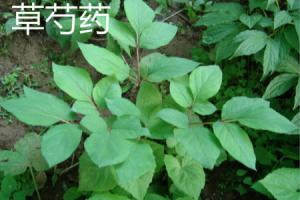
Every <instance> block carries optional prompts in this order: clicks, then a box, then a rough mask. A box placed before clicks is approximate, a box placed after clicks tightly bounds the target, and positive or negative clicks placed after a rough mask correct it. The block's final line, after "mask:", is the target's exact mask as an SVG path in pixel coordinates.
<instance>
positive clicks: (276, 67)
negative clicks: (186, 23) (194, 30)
mask: <svg viewBox="0 0 300 200" xmlns="http://www.w3.org/2000/svg"><path fill="white" fill-rule="evenodd" d="M285 4H287V5H286V6H285ZM299 5H300V4H299V3H298V1H289V0H287V1H267V0H263V1H257V0H250V1H249V5H248V6H243V5H241V4H239V3H236V2H227V3H214V4H208V5H207V6H206V9H205V14H204V15H203V16H201V17H200V19H199V21H198V22H197V23H196V24H195V25H196V26H206V27H207V29H206V30H205V31H204V33H203V38H202V42H203V44H206V45H215V49H214V50H215V61H216V62H217V63H219V62H221V61H222V60H224V59H227V58H229V59H233V58H236V57H240V56H250V55H254V59H255V60H256V61H257V62H259V63H261V64H262V66H263V76H262V77H263V78H265V77H267V76H268V75H270V74H273V73H274V72H277V73H281V74H280V75H278V76H276V77H275V78H274V79H273V80H272V81H271V82H270V83H269V85H268V87H267V89H266V91H265V94H264V95H263V97H264V98H265V99H270V98H274V97H277V96H280V95H282V94H284V93H286V92H287V91H288V90H289V89H291V88H295V98H294V109H296V108H297V107H298V106H299V92H298V91H299V87H300V86H299V80H298V79H299V67H298V66H299V63H298V62H297V60H298V57H299V38H300V30H299V19H300V18H299V9H300V7H299Z"/></svg>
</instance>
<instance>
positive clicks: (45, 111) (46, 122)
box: [0, 87, 73, 126]
mask: <svg viewBox="0 0 300 200" xmlns="http://www.w3.org/2000/svg"><path fill="white" fill-rule="evenodd" d="M24 92H25V97H20V98H18V99H10V100H0V106H1V107H3V108H4V109H5V110H7V111H8V112H10V113H12V114H13V115H14V116H15V117H17V118H18V119H19V120H20V121H22V122H24V123H26V124H29V125H33V126H50V125H52V124H55V123H56V122H59V121H64V120H72V119H73V117H72V115H71V109H70V107H69V106H68V104H66V103H65V102H64V101H62V100H60V99H58V98H57V97H55V96H53V95H50V94H46V93H42V92H38V91H35V90H32V89H30V88H27V87H25V88H24Z"/></svg>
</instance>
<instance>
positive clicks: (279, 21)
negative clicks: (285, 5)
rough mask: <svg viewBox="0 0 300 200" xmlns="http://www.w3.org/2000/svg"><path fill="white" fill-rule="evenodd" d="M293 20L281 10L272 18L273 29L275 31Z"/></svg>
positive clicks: (287, 13)
mask: <svg viewBox="0 0 300 200" xmlns="http://www.w3.org/2000/svg"><path fill="white" fill-rule="evenodd" d="M292 20H293V18H292V17H291V16H290V14H289V12H287V11H286V10H282V11H280V12H277V13H276V14H275V18H274V29H277V28H278V27H280V26H283V25H285V24H288V23H290V22H291V21H292Z"/></svg>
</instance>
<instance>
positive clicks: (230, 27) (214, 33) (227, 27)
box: [202, 23, 240, 44]
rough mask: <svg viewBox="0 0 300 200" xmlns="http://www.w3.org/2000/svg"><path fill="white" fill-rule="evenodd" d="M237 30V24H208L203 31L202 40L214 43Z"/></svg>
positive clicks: (206, 42)
mask: <svg viewBox="0 0 300 200" xmlns="http://www.w3.org/2000/svg"><path fill="white" fill-rule="evenodd" d="M239 31H240V30H239V26H238V25H236V24H234V23H226V24H219V25H215V26H210V27H208V28H207V29H206V30H205V31H204V32H203V37H202V40H203V42H204V43H205V44H214V43H216V42H220V41H222V40H223V39H224V38H226V37H227V36H229V35H232V34H235V33H238V32H239Z"/></svg>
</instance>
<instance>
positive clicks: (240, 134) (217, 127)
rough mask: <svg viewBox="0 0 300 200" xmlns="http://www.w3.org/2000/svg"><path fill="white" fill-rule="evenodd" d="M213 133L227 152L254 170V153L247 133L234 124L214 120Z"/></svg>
mask: <svg viewBox="0 0 300 200" xmlns="http://www.w3.org/2000/svg"><path fill="white" fill-rule="evenodd" d="M213 129H214V134H215V135H216V137H217V138H218V140H219V141H220V143H221V144H222V146H223V147H224V149H225V150H226V151H228V153H229V154H230V155H231V156H232V157H233V158H235V159H236V160H238V161H240V162H241V163H243V164H244V165H245V166H247V167H249V168H251V169H253V170H255V169H256V167H255V162H256V158H255V154H254V150H253V145H252V143H251V140H250V138H249V137H248V135H247V133H246V132H245V131H244V130H243V129H242V128H240V127H239V126H238V125H236V124H231V123H222V122H216V123H214V124H213Z"/></svg>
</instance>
